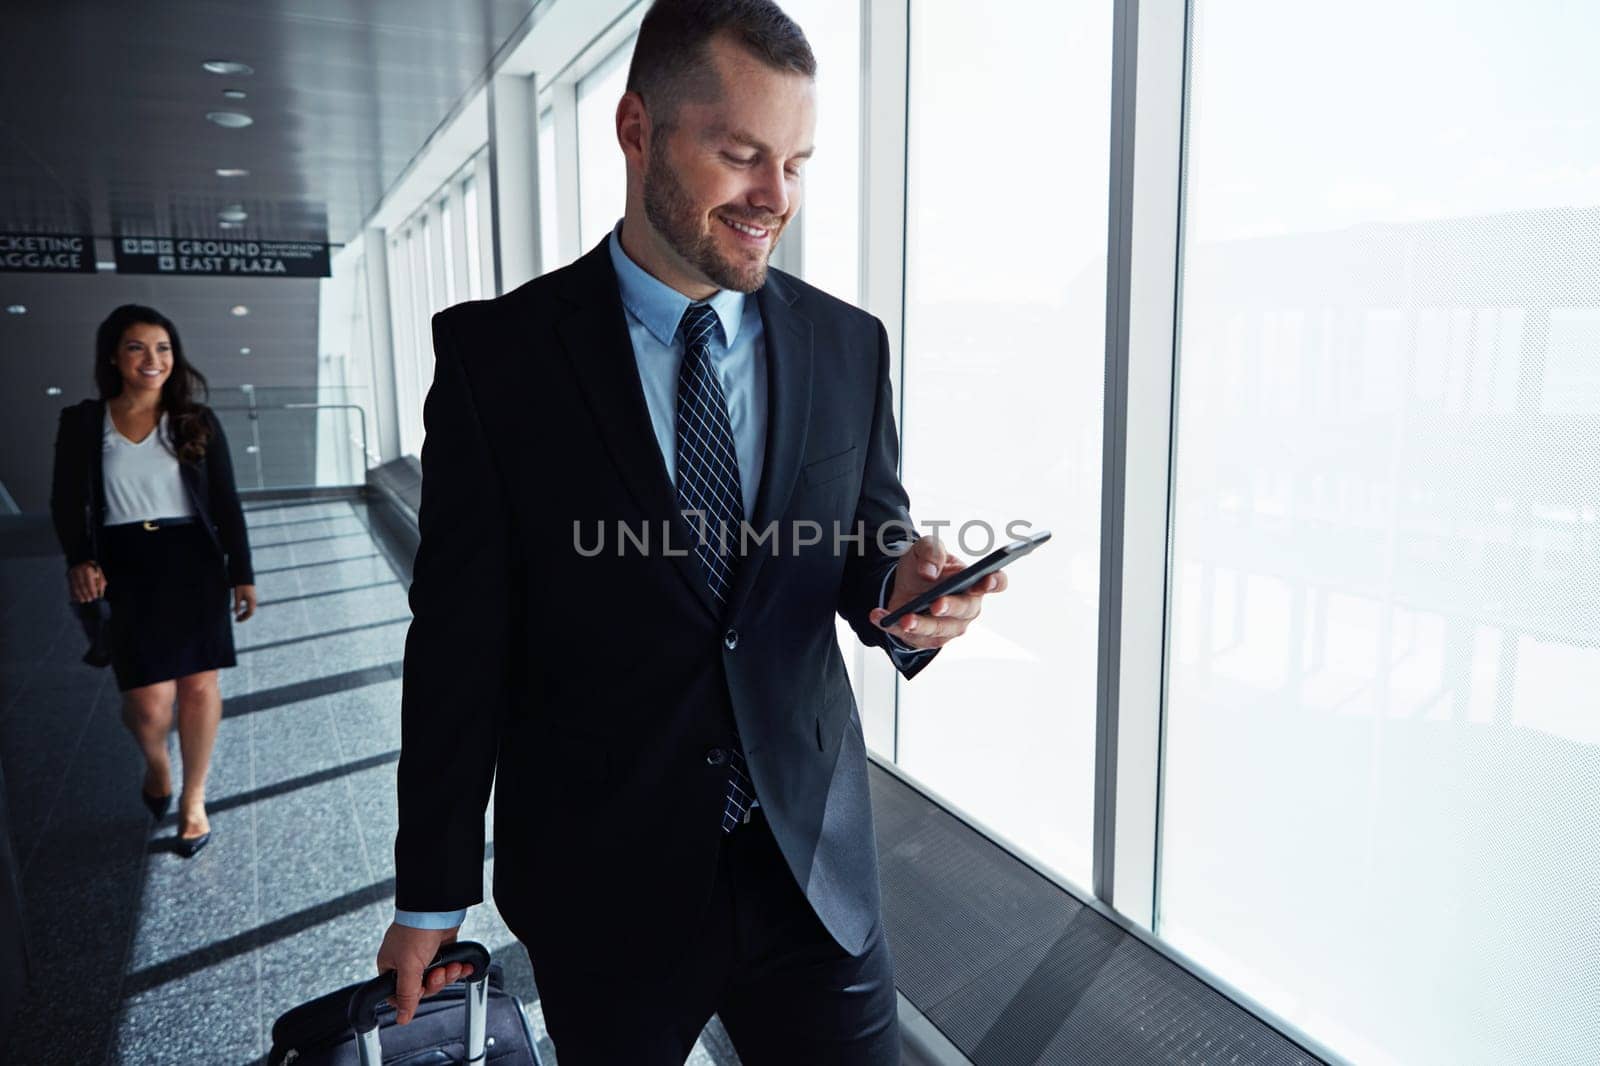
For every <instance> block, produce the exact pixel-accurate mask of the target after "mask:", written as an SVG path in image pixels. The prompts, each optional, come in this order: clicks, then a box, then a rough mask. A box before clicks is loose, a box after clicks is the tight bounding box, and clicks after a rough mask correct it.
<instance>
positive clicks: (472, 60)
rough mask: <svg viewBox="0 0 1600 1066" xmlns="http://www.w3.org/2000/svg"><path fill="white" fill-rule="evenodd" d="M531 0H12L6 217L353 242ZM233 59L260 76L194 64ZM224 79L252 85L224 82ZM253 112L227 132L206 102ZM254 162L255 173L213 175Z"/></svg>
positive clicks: (3, 184) (2, 126)
mask: <svg viewBox="0 0 1600 1066" xmlns="http://www.w3.org/2000/svg"><path fill="white" fill-rule="evenodd" d="M534 6H535V0H448V2H441V0H317V2H316V3H310V2H306V0H262V2H254V3H241V2H236V0H161V2H153V0H144V2H134V3H128V2H108V0H99V2H95V0H68V2H64V3H24V4H8V5H7V11H6V15H5V21H6V24H7V25H6V29H7V33H6V44H7V48H6V53H7V57H6V58H7V61H6V62H5V63H4V64H0V99H3V101H4V107H3V109H0V190H3V191H0V229H28V230H69V231H75V232H84V231H86V230H87V231H89V232H92V233H94V234H96V235H98V236H112V235H116V234H120V233H128V234H138V235H153V234H173V235H177V236H203V235H220V234H221V233H222V231H220V230H219V229H218V228H217V211H218V210H220V209H221V208H222V207H224V206H226V205H228V204H232V203H239V204H242V205H243V206H244V207H245V209H246V210H247V211H248V212H249V213H250V219H249V221H248V222H247V223H246V224H245V228H244V229H242V230H238V231H232V233H230V234H229V235H239V236H257V237H265V238H277V239H283V240H319V241H329V242H332V243H342V242H344V241H346V240H348V239H349V238H350V237H351V236H352V235H353V234H354V233H355V232H356V231H357V230H358V229H359V227H360V225H361V222H362V220H363V219H365V218H366V216H367V215H368V214H369V213H370V212H371V211H372V209H373V207H374V206H375V205H376V204H377V202H378V200H379V199H380V197H381V196H382V194H383V191H384V189H386V188H387V187H388V186H389V184H390V183H391V182H393V181H394V180H395V178H396V177H397V176H398V175H399V174H400V172H401V171H402V170H403V169H404V167H405V166H406V164H407V163H408V162H409V161H410V160H411V158H412V156H413V155H415V154H416V152H417V150H418V149H419V148H420V147H421V146H422V144H423V143H424V142H425V141H426V140H427V138H428V135H429V134H430V133H431V132H432V131H433V130H434V128H435V127H436V126H437V125H438V124H439V123H440V122H441V121H442V120H443V119H444V118H445V116H446V115H447V114H449V112H450V111H451V109H452V108H453V107H454V106H455V104H456V103H457V102H458V101H459V100H460V99H461V98H462V96H463V95H464V94H465V93H466V91H467V90H468V89H469V88H470V87H472V86H473V85H474V84H475V83H476V82H477V81H478V80H479V79H480V78H481V77H482V75H483V73H484V71H485V70H486V69H487V68H488V67H489V64H490V61H491V60H492V58H493V57H494V55H495V53H496V51H497V50H498V49H499V48H500V47H501V46H502V45H503V44H505V43H506V42H507V41H508V39H514V38H515V37H517V36H519V35H520V34H521V33H522V32H524V31H525V28H526V25H527V23H528V22H529V19H530V15H531V11H532V9H533V7H534ZM211 59H226V60H235V61H238V62H242V63H246V64H248V65H249V66H251V67H253V68H254V73H253V74H252V75H250V76H247V77H228V76H218V75H215V74H210V73H208V72H206V71H205V70H204V69H203V68H202V66H201V64H202V63H204V62H205V61H207V60H211ZM225 89H240V90H243V91H244V92H245V93H246V94H247V97H246V99H244V100H239V101H234V100H228V99H226V98H224V97H223V95H222V93H223V90H225ZM224 110H237V111H242V112H244V113H245V114H248V115H250V116H251V117H252V118H253V119H254V120H255V121H254V124H253V125H251V126H249V127H247V128H244V129H224V128H222V127H220V126H217V125H214V124H212V123H211V122H208V121H207V120H206V118H205V114H206V112H208V111H224ZM218 167H243V168H246V169H248V170H249V171H250V175H249V176H248V177H245V178H232V179H230V178H219V177H217V175H216V169H217V168H218Z"/></svg>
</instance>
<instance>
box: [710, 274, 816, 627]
mask: <svg viewBox="0 0 1600 1066" xmlns="http://www.w3.org/2000/svg"><path fill="white" fill-rule="evenodd" d="M794 301H795V292H794V289H793V288H791V287H790V286H789V284H788V282H787V281H786V280H785V279H784V277H783V276H782V275H779V274H777V273H774V272H769V273H768V274H767V283H766V284H765V285H764V286H762V287H761V289H759V290H758V291H757V292H756V302H757V305H758V306H759V307H760V308H761V329H762V336H763V339H764V342H765V344H766V355H767V451H766V459H765V462H764V463H763V464H762V472H761V485H760V487H759V488H758V489H757V490H756V514H755V519H754V522H753V526H754V530H755V532H756V533H757V534H758V535H764V534H765V533H766V530H767V527H768V526H769V525H771V524H772V523H773V522H776V521H777V520H778V519H779V518H781V517H782V516H783V514H784V512H785V511H786V510H788V507H789V498H790V497H791V496H793V495H794V482H795V478H796V476H797V475H798V474H799V472H800V457H801V456H802V455H804V454H805V447H806V430H807V428H808V427H809V426H810V424H811V361H812V352H811V348H812V333H811V320H810V319H808V318H806V317H805V316H804V315H801V314H799V313H798V312H797V311H795V309H794V306H793V305H794ZM830 532H831V531H827V530H825V531H824V532H823V536H824V538H826V537H827V536H828V535H829V533H830ZM792 535H793V530H789V529H783V528H779V530H778V539H777V542H776V543H777V546H778V547H779V548H781V547H782V546H783V545H786V544H788V543H789V539H790V537H791V536H792ZM772 550H773V547H772V542H770V541H769V542H766V543H764V544H763V545H762V547H760V548H757V549H752V551H751V552H750V554H748V555H746V556H745V558H744V559H743V560H742V561H741V562H740V564H739V570H738V573H737V574H735V575H734V579H733V592H732V594H731V595H730V596H729V597H728V617H729V618H730V619H732V618H735V617H737V615H738V613H739V609H740V608H741V607H743V606H744V603H745V601H746V600H747V599H749V596H750V590H751V589H752V588H754V586H755V582H756V577H757V576H758V575H759V574H760V572H761V564H762V562H763V561H764V560H765V559H766V557H767V555H768V554H770V553H771V551H772Z"/></svg>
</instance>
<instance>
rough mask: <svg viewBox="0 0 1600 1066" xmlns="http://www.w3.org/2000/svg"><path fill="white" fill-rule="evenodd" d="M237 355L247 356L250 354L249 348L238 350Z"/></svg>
mask: <svg viewBox="0 0 1600 1066" xmlns="http://www.w3.org/2000/svg"><path fill="white" fill-rule="evenodd" d="M239 354H240V355H249V354H250V349H249V348H240V349H239Z"/></svg>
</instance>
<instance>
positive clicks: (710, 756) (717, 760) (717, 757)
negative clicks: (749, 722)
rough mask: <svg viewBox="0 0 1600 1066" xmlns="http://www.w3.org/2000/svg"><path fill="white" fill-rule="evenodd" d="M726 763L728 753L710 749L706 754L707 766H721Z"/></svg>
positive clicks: (718, 749) (719, 749)
mask: <svg viewBox="0 0 1600 1066" xmlns="http://www.w3.org/2000/svg"><path fill="white" fill-rule="evenodd" d="M727 761H728V753H727V752H725V751H723V750H722V749H721V748H712V749H711V750H710V751H708V752H706V765H707V766H721V765H722V764H723V763H725V762H727Z"/></svg>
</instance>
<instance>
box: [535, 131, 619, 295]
mask: <svg viewBox="0 0 1600 1066" xmlns="http://www.w3.org/2000/svg"><path fill="white" fill-rule="evenodd" d="M620 154H621V151H620V149H619V151H618V155H620ZM617 165H618V166H621V165H622V160H621V159H618V160H617ZM558 166H559V164H558V163H557V162H556V116H555V109H554V108H551V107H547V108H545V109H544V110H543V111H541V112H539V259H540V263H539V269H540V271H541V272H542V271H550V270H554V269H555V268H556V267H558V266H561V265H563V264H562V262H561V222H560V217H561V204H560V202H559V201H558V200H557V199H556V169H557V167H558ZM618 213H619V214H620V213H621V212H620V211H619V212H618ZM597 239H598V238H597Z"/></svg>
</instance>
